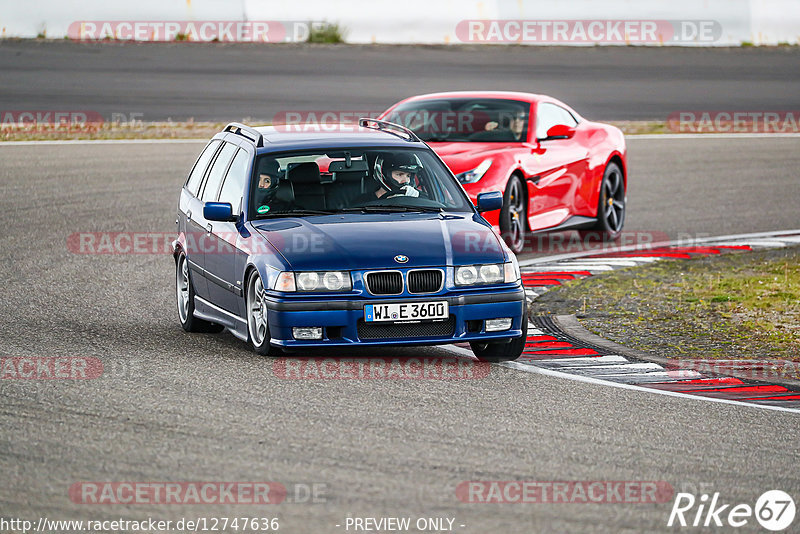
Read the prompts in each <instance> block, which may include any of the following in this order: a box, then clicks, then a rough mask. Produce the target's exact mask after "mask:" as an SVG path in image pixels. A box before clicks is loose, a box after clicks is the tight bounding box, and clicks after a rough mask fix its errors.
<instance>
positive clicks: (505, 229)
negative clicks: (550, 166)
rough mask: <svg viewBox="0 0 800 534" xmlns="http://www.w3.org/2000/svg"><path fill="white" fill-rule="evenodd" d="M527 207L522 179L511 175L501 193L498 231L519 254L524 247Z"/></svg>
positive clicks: (513, 250)
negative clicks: (504, 189)
mask: <svg viewBox="0 0 800 534" xmlns="http://www.w3.org/2000/svg"><path fill="white" fill-rule="evenodd" d="M527 218H528V209H527V205H526V202H525V192H524V191H523V188H522V181H521V180H520V179H519V177H518V176H516V175H513V176H511V178H509V179H508V184H507V185H506V191H505V193H503V208H502V209H501V210H500V233H501V235H502V236H503V239H505V242H506V244H507V245H508V248H510V249H511V251H512V252H514V254H519V253H520V252H522V249H524V248H525V227H526V222H525V221H526V220H527Z"/></svg>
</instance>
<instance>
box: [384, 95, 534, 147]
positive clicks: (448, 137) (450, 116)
mask: <svg viewBox="0 0 800 534" xmlns="http://www.w3.org/2000/svg"><path fill="white" fill-rule="evenodd" d="M529 110H530V104H529V103H527V102H521V101H518V100H505V99H498V98H448V99H436V100H417V101H413V102H406V103H405V104H401V105H399V106H397V107H396V108H395V109H393V110H392V111H391V113H390V114H389V115H387V116H386V117H384V118H385V120H388V121H389V122H394V123H396V124H400V125H403V126H405V127H407V128H410V129H411V130H414V133H416V134H417V135H418V136H419V137H420V138H421V139H423V140H424V141H429V142H437V141H448V142H464V141H467V142H470V141H472V142H481V143H486V142H498V143H518V142H523V141H525V140H526V137H527V132H528V112H529Z"/></svg>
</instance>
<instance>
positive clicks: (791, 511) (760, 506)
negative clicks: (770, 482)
mask: <svg viewBox="0 0 800 534" xmlns="http://www.w3.org/2000/svg"><path fill="white" fill-rule="evenodd" d="M795 512H796V508H795V503H794V499H792V497H791V496H790V495H789V494H788V493H786V492H785V491H781V490H770V491H766V492H764V493H763V494H762V495H761V496H760V497H759V498H758V499H757V500H756V503H755V506H750V505H749V504H745V503H741V504H736V505H732V504H729V503H724V502H723V501H722V500H721V499H720V496H719V492H716V493H714V495H712V496H711V497H709V495H707V494H705V493H704V494H702V495H701V496H700V498H699V499H698V498H696V497H695V496H694V495H693V494H691V493H678V494H677V495H676V496H675V502H674V503H673V504H672V511H671V512H670V514H669V519H668V520H667V526H668V527H671V526H680V527H686V526H691V527H723V526H724V527H733V528H739V527H743V526H745V525H747V524H750V521H751V520H752V518H753V517H754V516H755V519H756V521H758V523H759V524H760V525H761V526H762V527H763V528H765V529H767V530H771V531H773V532H778V531H781V530H785V529H786V528H788V527H789V525H791V524H792V521H794V516H795Z"/></svg>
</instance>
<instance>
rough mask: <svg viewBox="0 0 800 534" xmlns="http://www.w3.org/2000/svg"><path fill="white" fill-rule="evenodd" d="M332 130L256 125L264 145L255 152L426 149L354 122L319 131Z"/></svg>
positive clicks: (413, 142)
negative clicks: (384, 148)
mask: <svg viewBox="0 0 800 534" xmlns="http://www.w3.org/2000/svg"><path fill="white" fill-rule="evenodd" d="M322 128H325V129H326V130H331V129H336V127H334V126H331V125H321V126H316V125H306V124H297V125H289V126H285V127H282V126H280V125H278V127H276V126H257V127H255V130H257V131H258V132H259V133H261V135H262V136H263V139H264V146H263V147H259V148H258V153H259V154H262V153H267V152H278V151H281V152H282V151H284V150H294V149H298V150H305V149H316V148H319V149H331V148H333V149H336V148H348V147H374V146H381V147H398V148H417V149H426V150H429V148H428V146H427V145H426V144H425V143H423V142H421V141H409V140H407V139H404V138H402V137H399V136H398V135H395V134H391V133H387V132H384V131H378V130H375V129H374V128H361V127H359V126H356V125H343V126H341V127H340V128H339V129H340V130H341V131H319V129H322Z"/></svg>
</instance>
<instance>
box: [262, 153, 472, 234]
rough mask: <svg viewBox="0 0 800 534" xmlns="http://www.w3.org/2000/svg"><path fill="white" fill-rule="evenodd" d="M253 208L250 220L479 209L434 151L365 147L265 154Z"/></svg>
mask: <svg viewBox="0 0 800 534" xmlns="http://www.w3.org/2000/svg"><path fill="white" fill-rule="evenodd" d="M249 206H250V207H249V218H250V219H262V218H263V219H266V218H273V217H286V216H313V215H326V214H330V213H375V212H401V211H402V212H409V211H418V212H441V211H449V212H452V211H455V212H470V211H472V209H473V208H472V204H471V203H470V201H469V198H467V196H466V194H465V193H464V191H463V190H462V189H461V187H460V186H459V184H458V183H457V182H456V180H455V179H454V178H453V176H452V174H451V173H450V171H449V170H448V169H447V167H445V166H444V165H443V164H442V163H441V161H440V160H439V159H438V158H437V157H436V156H435V155H434V154H433V153H432V152H431V151H429V150H414V149H397V148H363V147H360V148H353V149H336V150H335V151H327V152H326V151H320V150H315V151H298V152H291V153H280V154H265V155H262V156H259V157H258V159H257V160H256V165H255V175H254V176H253V180H252V182H251V187H250V194H249Z"/></svg>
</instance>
